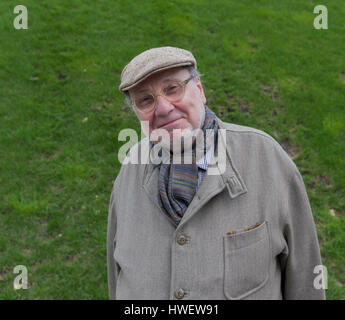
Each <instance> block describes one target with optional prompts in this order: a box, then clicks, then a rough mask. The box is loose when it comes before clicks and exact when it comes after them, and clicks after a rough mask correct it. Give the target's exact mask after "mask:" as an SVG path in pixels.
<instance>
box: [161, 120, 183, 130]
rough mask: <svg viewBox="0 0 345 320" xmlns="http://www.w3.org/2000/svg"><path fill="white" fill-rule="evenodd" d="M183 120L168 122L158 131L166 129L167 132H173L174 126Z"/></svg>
mask: <svg viewBox="0 0 345 320" xmlns="http://www.w3.org/2000/svg"><path fill="white" fill-rule="evenodd" d="M181 119H182V118H178V119H175V120H173V121H170V122H167V123H165V124H164V125H162V126H160V127H159V128H158V129H166V130H172V129H173V128H174V126H175V125H176V124H177V123H178V121H179V120H181Z"/></svg>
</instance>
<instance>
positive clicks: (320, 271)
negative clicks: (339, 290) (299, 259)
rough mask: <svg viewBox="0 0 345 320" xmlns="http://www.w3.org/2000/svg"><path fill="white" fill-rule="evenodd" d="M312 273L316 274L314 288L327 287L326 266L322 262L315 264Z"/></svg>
mask: <svg viewBox="0 0 345 320" xmlns="http://www.w3.org/2000/svg"><path fill="white" fill-rule="evenodd" d="M313 273H314V274H317V276H316V277H315V278H314V282H313V285H314V288H315V289H317V290H320V289H324V290H325V289H328V276H327V268H326V266H324V265H322V264H319V265H317V266H315V268H314V270H313Z"/></svg>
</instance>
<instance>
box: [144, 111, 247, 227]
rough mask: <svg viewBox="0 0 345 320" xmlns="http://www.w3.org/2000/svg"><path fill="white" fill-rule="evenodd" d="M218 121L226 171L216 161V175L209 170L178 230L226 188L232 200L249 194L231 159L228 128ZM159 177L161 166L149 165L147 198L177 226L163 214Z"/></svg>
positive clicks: (146, 177)
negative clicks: (160, 202)
mask: <svg viewBox="0 0 345 320" xmlns="http://www.w3.org/2000/svg"><path fill="white" fill-rule="evenodd" d="M217 120H218V124H219V129H220V130H219V138H218V144H217V149H218V154H219V145H220V144H221V146H222V147H223V148H224V147H225V159H226V164H225V165H226V169H225V170H224V167H222V163H221V161H219V160H218V159H216V161H215V164H214V165H212V166H211V167H212V170H213V172H214V174H213V175H210V174H209V170H210V168H209V169H208V171H207V173H206V174H205V175H204V178H203V181H202V183H201V185H200V187H199V189H198V191H197V192H196V194H195V196H194V198H193V200H192V202H191V203H190V205H189V207H188V208H187V210H186V212H185V214H184V216H183V218H182V220H181V222H180V223H179V225H178V227H177V228H179V227H180V226H182V225H183V224H184V223H185V222H186V221H188V220H189V219H190V218H191V217H192V216H193V215H194V214H195V213H196V212H197V211H198V210H199V209H200V208H201V207H202V206H203V205H205V204H206V203H207V202H208V201H209V200H210V199H212V198H213V197H214V196H216V195H217V194H219V193H220V192H222V191H223V190H224V188H227V191H228V193H229V196H230V198H231V199H234V198H236V197H237V196H239V195H241V194H244V193H246V192H247V188H246V185H245V184H244V181H243V180H242V178H241V176H240V174H239V172H238V171H237V170H236V168H235V167H234V164H233V161H232V159H231V150H230V141H227V139H230V137H229V135H227V134H226V128H225V126H224V124H223V122H222V121H221V120H220V119H218V118H217ZM147 156H149V155H147ZM220 159H221V157H220ZM217 172H218V173H217ZM215 173H217V174H215ZM158 175H159V166H156V165H154V164H152V163H151V162H150V163H149V164H147V165H146V166H145V171H144V179H143V188H144V190H145V192H146V194H147V196H148V197H149V198H150V199H151V201H152V202H153V203H154V204H155V206H156V207H157V208H158V209H159V211H160V212H161V213H162V214H164V216H166V217H167V219H168V220H169V221H170V222H171V223H172V224H173V225H174V226H175V224H174V223H173V221H172V220H171V219H170V218H169V217H168V216H167V215H166V214H165V213H164V212H163V210H162V209H161V207H160V205H159V200H158V194H159V193H158Z"/></svg>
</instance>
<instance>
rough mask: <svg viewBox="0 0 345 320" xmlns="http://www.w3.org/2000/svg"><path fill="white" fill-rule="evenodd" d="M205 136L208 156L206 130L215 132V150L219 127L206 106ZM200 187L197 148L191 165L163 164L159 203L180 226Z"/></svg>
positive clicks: (203, 129) (160, 173)
mask: <svg viewBox="0 0 345 320" xmlns="http://www.w3.org/2000/svg"><path fill="white" fill-rule="evenodd" d="M201 129H202V131H203V134H204V138H205V139H204V142H205V143H204V155H205V154H206V151H207V150H206V148H207V145H206V129H209V130H210V129H213V130H214V144H213V145H214V148H216V142H217V133H218V125H217V120H216V115H215V114H214V112H212V111H211V110H210V109H209V108H208V107H207V106H206V105H205V121H204V125H203V127H202V128H201ZM197 185H198V166H197V164H196V151H195V146H194V147H193V150H192V163H191V164H183V163H181V164H173V163H172V155H171V156H170V164H164V163H162V164H161V166H160V171H159V178H158V189H159V200H160V201H159V202H160V204H161V207H162V209H163V211H164V212H165V213H166V214H167V215H168V216H169V217H170V218H171V219H172V220H173V221H174V223H175V224H176V225H178V224H179V223H180V221H181V219H182V216H183V214H184V212H185V211H186V209H187V208H188V206H189V204H190V203H191V201H192V200H193V198H194V195H195V193H196V189H197Z"/></svg>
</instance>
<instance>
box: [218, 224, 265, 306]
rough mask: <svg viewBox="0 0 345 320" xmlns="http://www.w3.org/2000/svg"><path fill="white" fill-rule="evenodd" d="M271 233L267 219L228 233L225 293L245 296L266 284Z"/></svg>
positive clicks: (225, 241)
mask: <svg viewBox="0 0 345 320" xmlns="http://www.w3.org/2000/svg"><path fill="white" fill-rule="evenodd" d="M270 260H271V256H270V237H269V229H268V223H267V222H266V221H265V222H263V223H262V224H260V225H258V226H257V227H255V228H253V229H251V230H249V231H244V230H243V229H242V231H240V230H237V231H236V232H233V233H232V234H231V235H227V236H224V294H225V296H226V298H227V299H242V298H244V297H246V296H248V295H250V294H252V293H254V292H256V291H257V290H259V289H260V288H262V287H263V286H264V285H265V284H266V282H267V281H268V277H269V266H270Z"/></svg>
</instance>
